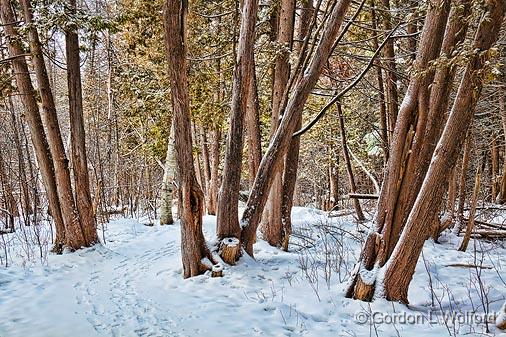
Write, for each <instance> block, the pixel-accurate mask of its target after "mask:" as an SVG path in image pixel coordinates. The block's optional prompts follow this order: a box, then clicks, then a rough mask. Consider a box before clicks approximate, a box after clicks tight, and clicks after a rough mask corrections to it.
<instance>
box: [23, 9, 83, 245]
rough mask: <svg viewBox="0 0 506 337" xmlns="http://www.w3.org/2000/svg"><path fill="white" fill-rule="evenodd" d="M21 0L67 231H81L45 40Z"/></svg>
mask: <svg viewBox="0 0 506 337" xmlns="http://www.w3.org/2000/svg"><path fill="white" fill-rule="evenodd" d="M20 3H21V6H22V8H23V15H24V18H25V22H26V23H27V24H29V26H28V27H29V30H28V39H29V41H30V51H31V55H32V62H33V64H34V67H35V73H36V76H37V83H38V91H39V94H40V97H41V101H42V120H43V122H44V124H45V125H46V130H47V138H48V143H49V149H50V151H51V155H52V157H53V164H54V171H55V178H56V181H57V182H58V183H57V186H56V187H57V191H58V196H59V199H60V203H61V210H62V216H63V221H64V223H65V229H66V231H68V230H70V231H80V229H79V228H80V226H81V223H80V216H79V214H78V212H77V208H76V205H75V203H74V196H73V193H72V185H71V181H70V171H69V167H68V159H67V155H66V153H65V147H64V146H63V140H62V136H61V132H60V125H59V122H58V116H57V114H56V106H55V103H54V99H53V93H52V90H51V86H50V83H49V76H48V73H47V69H46V65H45V63H44V56H43V53H42V47H41V43H40V40H39V36H38V32H37V29H36V28H35V26H33V14H32V8H31V5H30V1H29V0H21V1H20ZM78 240H79V241H80V242H79V243H78V244H75V245H72V248H74V249H77V248H79V247H80V246H79V245H80V244H82V242H83V241H82V238H79V239H78Z"/></svg>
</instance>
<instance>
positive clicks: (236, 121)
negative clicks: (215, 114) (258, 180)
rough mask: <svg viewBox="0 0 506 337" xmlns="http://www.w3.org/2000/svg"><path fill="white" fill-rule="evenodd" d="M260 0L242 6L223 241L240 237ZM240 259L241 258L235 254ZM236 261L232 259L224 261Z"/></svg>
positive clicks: (220, 225) (221, 203)
mask: <svg viewBox="0 0 506 337" xmlns="http://www.w3.org/2000/svg"><path fill="white" fill-rule="evenodd" d="M257 9H258V0H244V1H243V3H242V6H241V28H240V32H239V45H238V52H237V61H236V65H235V69H234V79H233V84H232V103H231V116H230V124H229V132H228V138H227V148H226V152H225V166H224V168H223V176H224V177H225V179H223V182H222V185H221V188H220V191H219V194H218V214H217V228H216V234H217V236H218V238H219V239H220V240H222V239H225V238H237V239H240V237H241V227H240V226H239V218H238V216H239V215H238V202H239V189H240V181H241V166H242V165H241V164H242V150H243V123H244V116H245V114H246V110H247V105H248V91H249V88H250V82H251V80H252V78H251V74H252V68H253V45H254V42H255V23H256V19H257ZM236 258H238V257H236ZM225 262H233V261H225Z"/></svg>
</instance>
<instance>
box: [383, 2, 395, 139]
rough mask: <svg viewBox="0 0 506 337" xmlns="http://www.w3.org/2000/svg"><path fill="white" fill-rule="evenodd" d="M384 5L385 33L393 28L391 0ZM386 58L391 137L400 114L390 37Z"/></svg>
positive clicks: (385, 52)
mask: <svg viewBox="0 0 506 337" xmlns="http://www.w3.org/2000/svg"><path fill="white" fill-rule="evenodd" d="M381 2H382V4H383V6H382V9H383V11H384V13H383V29H384V30H385V32H386V33H385V34H387V33H388V32H390V31H391V30H392V22H391V15H390V0H381ZM383 55H384V58H385V64H386V68H387V71H386V73H385V83H386V94H387V95H386V97H387V106H388V121H389V128H388V130H389V131H390V138H391V137H393V132H394V128H395V125H396V123H397V115H398V114H399V97H398V94H397V65H396V64H395V51H394V40H393V39H389V40H388V41H387V43H386V44H385V49H384V53H383Z"/></svg>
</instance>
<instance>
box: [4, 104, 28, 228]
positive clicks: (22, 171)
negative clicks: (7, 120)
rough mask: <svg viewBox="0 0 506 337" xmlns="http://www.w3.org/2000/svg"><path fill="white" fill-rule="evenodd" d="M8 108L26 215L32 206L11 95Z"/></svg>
mask: <svg viewBox="0 0 506 337" xmlns="http://www.w3.org/2000/svg"><path fill="white" fill-rule="evenodd" d="M9 110H10V117H11V127H12V138H13V139H14V146H15V147H16V154H17V157H18V171H19V183H20V185H21V193H22V195H23V198H22V200H23V203H22V204H23V208H24V210H25V214H26V215H28V214H32V213H33V208H32V205H31V202H30V188H29V187H28V176H27V175H26V169H25V156H24V153H23V146H22V144H21V140H20V138H19V124H18V123H19V122H18V119H17V118H16V113H15V112H14V105H13V103H12V97H9ZM28 160H29V159H28ZM27 219H28V217H27Z"/></svg>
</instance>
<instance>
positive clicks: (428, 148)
mask: <svg viewBox="0 0 506 337" xmlns="http://www.w3.org/2000/svg"><path fill="white" fill-rule="evenodd" d="M467 2H468V1H467V0H463V1H461V3H460V4H457V6H456V7H454V8H453V10H452V15H451V19H450V23H449V24H448V25H446V23H447V21H448V20H447V19H448V16H449V12H450V1H447V0H444V1H439V0H437V1H434V2H433V3H431V5H430V6H429V10H428V13H427V17H426V19H425V24H424V28H423V31H422V36H421V39H420V47H419V49H418V53H417V59H416V60H415V63H414V67H415V69H416V73H417V76H413V77H412V78H411V80H410V84H409V86H408V89H407V93H406V96H405V98H404V101H403V104H402V105H401V109H400V111H399V116H398V121H397V125H396V127H395V130H394V135H393V138H392V144H391V148H390V158H389V162H388V164H387V171H386V173H385V179H384V182H383V186H382V190H381V193H380V198H379V201H378V210H377V213H376V219H375V221H376V229H377V231H376V232H374V233H371V234H370V238H369V239H368V240H366V243H365V244H364V248H363V251H362V255H361V259H360V260H359V264H361V265H362V267H363V268H365V270H371V268H374V267H375V266H376V265H379V266H380V267H381V266H383V265H384V264H385V262H386V261H387V260H388V258H389V256H390V255H391V254H392V252H393V250H394V247H395V245H396V244H397V241H398V239H399V236H400V233H401V232H402V229H403V227H404V224H405V223H406V221H407V218H408V215H409V213H410V211H411V208H412V206H413V204H414V202H415V200H416V197H417V195H418V191H419V190H420V188H421V186H422V183H423V179H424V177H425V175H426V172H427V169H428V166H429V164H430V158H431V156H432V153H433V151H434V147H435V145H436V143H437V139H439V135H440V133H441V129H442V125H444V120H445V114H444V112H445V111H446V109H447V106H448V98H447V97H448V95H449V91H450V90H451V85H452V82H453V74H454V69H452V68H449V67H441V68H438V70H437V71H436V72H435V73H434V70H432V69H431V67H430V61H431V60H434V59H435V58H436V57H437V56H438V55H439V51H440V49H441V50H442V52H443V53H444V54H447V55H451V52H452V50H453V49H454V47H455V45H456V44H457V43H458V42H460V41H461V39H463V38H464V36H465V34H456V33H455V32H459V30H463V31H464V32H465V27H466V25H465V24H463V23H462V22H463V20H464V18H465V16H466V15H467V11H466V8H469V7H466V3H467ZM460 5H463V6H460ZM462 8H463V9H462ZM445 27H446V30H445ZM461 28H462V29H461ZM444 32H446V34H444ZM443 37H444V40H443ZM433 80H434V83H432V81H433ZM431 83H432V84H431ZM431 219H433V217H431ZM362 267H361V268H362ZM374 289H375V288H374V282H373V283H371V282H367V283H366V282H363V280H362V277H361V276H360V273H357V275H356V278H355V279H354V281H353V282H352V285H351V287H350V288H349V289H348V294H347V295H348V296H350V297H354V298H358V299H362V300H370V299H371V298H372V295H373V293H374Z"/></svg>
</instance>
